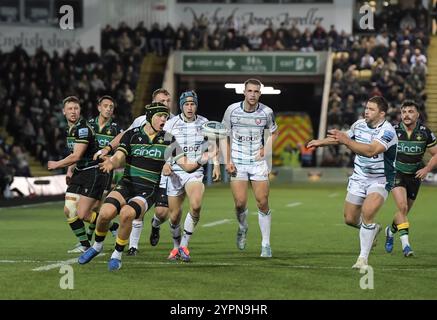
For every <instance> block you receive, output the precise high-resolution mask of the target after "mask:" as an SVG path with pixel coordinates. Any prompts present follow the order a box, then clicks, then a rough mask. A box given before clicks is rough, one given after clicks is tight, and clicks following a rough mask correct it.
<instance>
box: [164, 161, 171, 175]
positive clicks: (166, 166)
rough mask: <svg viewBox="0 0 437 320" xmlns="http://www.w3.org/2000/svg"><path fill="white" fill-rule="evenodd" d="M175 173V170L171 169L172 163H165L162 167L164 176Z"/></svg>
mask: <svg viewBox="0 0 437 320" xmlns="http://www.w3.org/2000/svg"><path fill="white" fill-rule="evenodd" d="M172 173H173V170H172V169H171V165H170V164H169V163H166V164H164V167H162V174H163V175H164V176H169V175H171V174H172Z"/></svg>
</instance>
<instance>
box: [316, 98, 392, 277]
mask: <svg viewBox="0 0 437 320" xmlns="http://www.w3.org/2000/svg"><path fill="white" fill-rule="evenodd" d="M387 109H388V104H387V101H386V100H385V99H384V98H383V97H379V96H377V97H372V98H370V99H369V100H368V102H367V105H366V108H365V112H364V119H360V120H358V121H356V122H355V123H354V124H353V125H352V126H351V128H350V129H349V131H347V132H342V131H339V130H337V129H333V130H329V131H328V136H327V138H325V139H320V140H312V141H310V142H309V143H308V147H323V146H326V145H330V144H343V145H345V146H346V147H347V148H349V149H350V150H351V151H353V152H354V153H355V154H356V156H355V161H354V172H353V174H352V176H351V177H350V178H349V184H348V187H347V191H348V193H347V195H346V200H345V204H344V219H345V223H346V224H348V225H350V226H353V227H356V228H359V229H360V248H361V251H360V255H359V256H358V259H357V261H356V263H355V264H354V265H353V266H352V268H354V269H361V268H366V267H367V265H368V264H367V263H368V258H369V253H370V250H371V249H372V244H374V243H375V241H376V237H377V235H378V233H379V231H380V230H381V226H380V225H379V224H376V223H375V222H374V220H375V217H376V214H377V212H378V210H379V209H380V208H381V206H382V205H383V204H384V202H385V200H386V199H387V196H388V192H389V191H390V190H391V189H392V188H393V185H394V182H395V173H396V172H395V159H396V149H397V143H398V138H397V136H396V131H395V129H394V128H393V126H392V125H391V124H390V123H389V122H388V121H387V120H385V116H386V112H387Z"/></svg>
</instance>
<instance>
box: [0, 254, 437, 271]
mask: <svg viewBox="0 0 437 320" xmlns="http://www.w3.org/2000/svg"><path fill="white" fill-rule="evenodd" d="M103 255H104V254H103V253H102V254H100V255H99V256H103ZM427 256H430V255H427ZM71 261H72V262H71ZM76 261H77V258H76V259H69V260H66V261H40V260H0V263H43V262H45V263H50V262H57V263H55V264H50V265H48V266H44V267H40V268H36V269H32V270H34V271H47V270H50V269H54V268H58V267H61V266H62V265H64V264H73V263H75V262H76ZM260 261H261V259H260ZM264 261H268V260H263V262H264ZM271 261H273V262H274V261H275V259H274V258H273V259H272V260H271ZM67 262H69V263H67ZM96 263H100V264H106V263H107V261H96ZM128 264H137V265H151V266H153V265H156V266H161V265H167V266H175V265H181V264H184V265H186V266H190V265H195V266H231V267H262V266H263V264H252V263H230V262H193V261H192V262H190V263H182V262H181V263H175V262H167V261H129V262H128ZM49 266H50V269H47V267H49ZM51 266H53V267H51ZM266 266H267V267H269V268H270V267H271V264H266ZM42 268H46V269H42ZM275 268H285V269H287V268H289V269H321V270H323V269H324V270H326V269H334V270H351V271H353V270H352V269H351V268H350V267H349V266H347V267H346V266H311V265H292V264H291V265H276V266H275ZM373 268H374V270H381V271H419V272H420V271H428V272H437V267H432V268H423V269H420V268H390V267H389V268H384V267H377V266H373Z"/></svg>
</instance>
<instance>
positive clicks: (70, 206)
mask: <svg viewBox="0 0 437 320" xmlns="http://www.w3.org/2000/svg"><path fill="white" fill-rule="evenodd" d="M63 105H64V109H63V113H64V115H65V118H66V119H67V123H68V128H67V146H68V149H69V150H70V152H71V153H70V154H69V155H68V156H67V157H65V158H64V159H62V160H59V161H48V164H47V167H48V169H49V170H56V169H60V168H64V167H68V166H73V165H75V166H74V169H73V174H72V176H71V179H67V184H68V188H67V191H66V193H65V205H64V213H65V215H66V217H67V222H68V224H69V225H70V227H71V229H72V230H73V233H74V234H75V235H76V237H77V238H78V239H79V241H80V244H81V246H79V247H77V248H75V249H73V250H74V252H77V253H80V252H84V251H86V250H87V249H88V248H89V247H90V242H89V240H88V237H87V235H86V231H85V225H84V221H86V222H90V223H93V222H94V221H93V220H95V216H93V215H92V214H91V212H92V209H93V208H94V207H95V206H96V204H97V202H98V201H99V200H100V199H101V197H102V194H103V190H104V187H105V181H106V180H105V174H104V173H102V172H101V170H99V165H98V163H99V161H97V160H93V155H94V153H95V152H97V151H98V150H99V146H98V143H97V140H96V136H95V133H94V130H93V128H92V127H91V126H90V125H89V123H88V122H87V121H86V120H85V119H84V118H82V117H81V116H80V101H79V99H78V98H77V97H75V96H70V97H67V98H65V99H64V101H63ZM67 177H68V176H67ZM73 250H71V251H69V252H73Z"/></svg>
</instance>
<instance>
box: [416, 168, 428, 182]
mask: <svg viewBox="0 0 437 320" xmlns="http://www.w3.org/2000/svg"><path fill="white" fill-rule="evenodd" d="M428 172H429V170H428V169H427V167H424V168H422V169H420V170H417V172H416V178H417V179H420V180H422V181H423V180H424V179H425V178H426V176H427V175H428Z"/></svg>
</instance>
